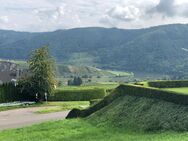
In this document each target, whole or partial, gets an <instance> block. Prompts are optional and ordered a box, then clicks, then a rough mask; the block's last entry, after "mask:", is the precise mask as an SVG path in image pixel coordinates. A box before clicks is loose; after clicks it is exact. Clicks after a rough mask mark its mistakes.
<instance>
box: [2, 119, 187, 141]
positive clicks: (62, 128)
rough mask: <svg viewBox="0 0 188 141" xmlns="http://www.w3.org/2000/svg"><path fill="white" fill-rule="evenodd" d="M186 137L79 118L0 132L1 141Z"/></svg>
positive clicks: (180, 140) (172, 140)
mask: <svg viewBox="0 0 188 141" xmlns="http://www.w3.org/2000/svg"><path fill="white" fill-rule="evenodd" d="M187 138H188V133H186V132H184V133H177V132H163V133H149V134H147V133H141V132H130V131H128V130H127V131H122V130H118V129H114V128H109V127H107V126H104V127H97V126H93V125H92V124H90V123H88V122H86V121H84V120H80V119H74V120H64V121H54V122H46V123H43V124H39V125H34V126H31V127H27V128H22V129H16V130H8V131H3V132H0V140H2V141H39V140H40V141H62V140H64V141H187Z"/></svg>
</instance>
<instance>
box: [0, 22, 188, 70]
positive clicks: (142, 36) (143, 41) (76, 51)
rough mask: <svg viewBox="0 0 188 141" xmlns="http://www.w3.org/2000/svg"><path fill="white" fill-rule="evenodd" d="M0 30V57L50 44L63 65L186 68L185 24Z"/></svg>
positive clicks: (13, 56) (22, 56)
mask: <svg viewBox="0 0 188 141" xmlns="http://www.w3.org/2000/svg"><path fill="white" fill-rule="evenodd" d="M0 33H1V34H0V35H1V36H0V58H6V59H27V58H28V54H29V52H31V51H32V50H34V49H36V48H38V47H40V46H43V45H49V46H50V48H51V51H52V54H53V56H54V57H56V59H57V60H58V61H59V62H64V63H66V64H81V65H89V66H91V65H93V66H96V67H100V68H105V69H116V70H126V71H133V72H138V71H142V72H152V73H164V74H177V73H178V74H182V73H184V72H186V70H187V67H188V63H187V62H188V47H187V44H188V40H187V37H188V25H181V24H176V25H165V26H158V27H152V28H147V29H137V30H124V29H116V28H110V29H106V28H97V27H91V28H77V29H70V30H58V31H54V32H45V33H22V32H14V31H0Z"/></svg>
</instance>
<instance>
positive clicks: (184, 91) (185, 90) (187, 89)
mask: <svg viewBox="0 0 188 141" xmlns="http://www.w3.org/2000/svg"><path fill="white" fill-rule="evenodd" d="M163 90H168V91H173V92H178V93H182V94H186V95H188V87H181V88H163Z"/></svg>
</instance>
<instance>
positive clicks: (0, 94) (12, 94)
mask: <svg viewBox="0 0 188 141" xmlns="http://www.w3.org/2000/svg"><path fill="white" fill-rule="evenodd" d="M19 99H20V95H19V92H18V89H17V88H16V87H15V86H14V85H13V84H11V83H8V84H3V85H0V103H3V102H12V101H18V100H19Z"/></svg>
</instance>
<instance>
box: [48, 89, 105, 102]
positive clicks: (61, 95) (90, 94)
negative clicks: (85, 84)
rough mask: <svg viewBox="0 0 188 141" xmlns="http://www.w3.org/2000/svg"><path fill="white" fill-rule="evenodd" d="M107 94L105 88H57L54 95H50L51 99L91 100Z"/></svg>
mask: <svg viewBox="0 0 188 141" xmlns="http://www.w3.org/2000/svg"><path fill="white" fill-rule="evenodd" d="M105 96H106V92H105V90H104V89H87V90H56V91H55V93H54V95H52V96H50V97H49V100H51V101H90V100H92V99H101V98H104V97H105Z"/></svg>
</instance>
